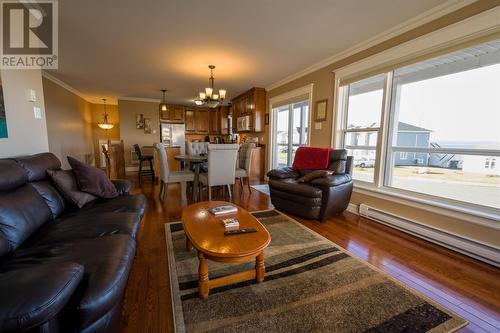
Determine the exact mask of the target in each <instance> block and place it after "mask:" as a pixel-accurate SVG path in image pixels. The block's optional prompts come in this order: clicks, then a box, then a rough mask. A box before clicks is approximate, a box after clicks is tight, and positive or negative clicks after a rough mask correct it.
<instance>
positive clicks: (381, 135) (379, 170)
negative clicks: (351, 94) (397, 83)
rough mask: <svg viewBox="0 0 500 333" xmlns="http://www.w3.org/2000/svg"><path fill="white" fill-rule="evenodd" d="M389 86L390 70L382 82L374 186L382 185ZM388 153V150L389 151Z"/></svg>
mask: <svg viewBox="0 0 500 333" xmlns="http://www.w3.org/2000/svg"><path fill="white" fill-rule="evenodd" d="M391 86H392V72H388V73H386V75H385V82H384V97H383V100H382V112H381V115H380V130H379V131H378V133H377V134H378V136H377V153H376V157H375V170H374V182H375V186H376V187H381V186H383V185H384V175H385V165H386V151H387V134H388V133H389V132H388V124H389V113H390V109H391ZM389 153H390V152H389Z"/></svg>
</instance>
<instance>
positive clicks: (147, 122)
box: [144, 118, 151, 134]
mask: <svg viewBox="0 0 500 333" xmlns="http://www.w3.org/2000/svg"><path fill="white" fill-rule="evenodd" d="M144 133H146V134H151V118H144Z"/></svg>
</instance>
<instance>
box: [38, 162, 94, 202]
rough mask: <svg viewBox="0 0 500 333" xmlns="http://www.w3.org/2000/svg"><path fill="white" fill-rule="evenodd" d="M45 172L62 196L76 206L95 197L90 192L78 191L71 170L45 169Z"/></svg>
mask: <svg viewBox="0 0 500 333" xmlns="http://www.w3.org/2000/svg"><path fill="white" fill-rule="evenodd" d="M47 174H48V175H49V176H50V178H51V179H52V181H53V182H54V184H55V185H56V187H57V189H58V190H59V191H60V192H61V193H62V195H63V196H64V198H65V199H66V200H67V201H68V202H70V203H71V204H73V205H75V206H77V207H78V208H82V207H83V206H85V205H86V204H88V203H89V202H92V201H94V200H95V199H97V197H95V196H93V195H92V194H90V193H86V192H83V191H80V189H79V188H78V184H77V183H76V179H75V175H74V174H73V172H72V171H71V170H47Z"/></svg>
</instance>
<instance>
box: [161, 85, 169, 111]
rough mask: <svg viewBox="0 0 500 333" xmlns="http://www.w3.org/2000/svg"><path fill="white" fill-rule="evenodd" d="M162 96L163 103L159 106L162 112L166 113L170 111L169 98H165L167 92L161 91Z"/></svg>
mask: <svg viewBox="0 0 500 333" xmlns="http://www.w3.org/2000/svg"><path fill="white" fill-rule="evenodd" d="M161 92H162V96H161V102H160V105H159V109H160V112H165V111H167V110H168V105H167V97H166V96H165V93H166V92H167V91H166V90H165V89H162V90H161Z"/></svg>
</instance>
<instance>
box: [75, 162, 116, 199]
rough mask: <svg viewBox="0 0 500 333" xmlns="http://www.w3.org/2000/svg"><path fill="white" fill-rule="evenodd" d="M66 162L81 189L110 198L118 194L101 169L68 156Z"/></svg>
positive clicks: (100, 196) (97, 195)
mask: <svg viewBox="0 0 500 333" xmlns="http://www.w3.org/2000/svg"><path fill="white" fill-rule="evenodd" d="M68 162H69V165H71V168H72V169H73V173H74V174H75V178H76V182H77V184H78V187H79V188H80V190H81V191H83V192H87V193H90V194H92V195H95V196H96V197H99V198H105V199H112V198H116V197H117V196H118V191H117V190H116V187H115V185H113V183H112V182H111V180H109V178H108V176H107V175H106V173H105V172H104V171H103V170H101V169H98V168H95V167H93V166H91V165H88V164H86V163H83V162H80V161H79V160H77V159H75V158H73V157H70V156H68Z"/></svg>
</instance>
